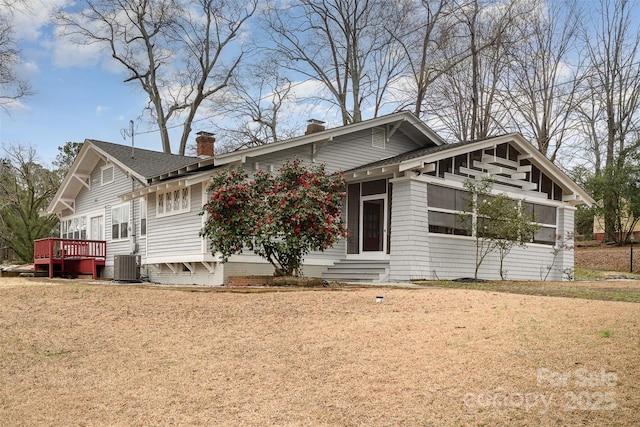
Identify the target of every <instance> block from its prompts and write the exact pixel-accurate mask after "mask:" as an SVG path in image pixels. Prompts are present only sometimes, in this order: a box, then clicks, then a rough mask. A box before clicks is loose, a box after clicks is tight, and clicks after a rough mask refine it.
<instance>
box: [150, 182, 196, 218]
mask: <svg viewBox="0 0 640 427" xmlns="http://www.w3.org/2000/svg"><path fill="white" fill-rule="evenodd" d="M190 200H191V188H190V187H185V188H177V189H173V190H169V191H165V192H163V193H158V194H157V197H156V215H157V216H166V215H175V214H179V213H183V212H189V211H190V210H191V202H190Z"/></svg>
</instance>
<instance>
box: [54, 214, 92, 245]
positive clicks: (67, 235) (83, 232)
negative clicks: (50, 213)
mask: <svg viewBox="0 0 640 427" xmlns="http://www.w3.org/2000/svg"><path fill="white" fill-rule="evenodd" d="M60 237H62V238H63V239H81V240H86V239H87V217H86V216H77V217H75V218H69V219H63V220H62V221H60Z"/></svg>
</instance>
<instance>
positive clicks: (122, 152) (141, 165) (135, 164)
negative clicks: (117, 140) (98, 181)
mask: <svg viewBox="0 0 640 427" xmlns="http://www.w3.org/2000/svg"><path fill="white" fill-rule="evenodd" d="M86 143H90V144H91V145H93V146H94V147H95V149H96V150H97V151H98V152H100V153H101V154H102V155H103V156H104V157H105V158H106V159H108V160H109V161H110V162H111V163H116V164H118V165H120V166H121V168H122V169H124V170H129V171H131V172H132V173H134V174H135V175H138V176H139V177H140V178H142V179H143V180H146V181H148V180H152V179H153V178H155V177H158V176H162V175H163V174H167V173H170V172H172V171H176V170H179V169H181V168H184V167H187V166H189V165H193V164H194V163H196V164H197V163H198V162H202V159H200V158H198V157H191V156H179V155H177V154H167V153H164V152H160V151H152V150H145V149H142V148H132V147H128V146H126V145H121V144H114V143H112V142H104V141H96V140H94V139H88V140H86V141H85V144H86Z"/></svg>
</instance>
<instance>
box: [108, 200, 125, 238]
mask: <svg viewBox="0 0 640 427" xmlns="http://www.w3.org/2000/svg"><path fill="white" fill-rule="evenodd" d="M128 237H129V205H128V204H127V205H122V206H118V207H115V208H113V209H111V240H118V239H126V238H128Z"/></svg>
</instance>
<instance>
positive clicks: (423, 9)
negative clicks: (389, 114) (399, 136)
mask: <svg viewBox="0 0 640 427" xmlns="http://www.w3.org/2000/svg"><path fill="white" fill-rule="evenodd" d="M402 6H403V9H402V10H400V11H399V13H398V15H397V16H398V20H396V21H390V22H389V23H388V24H386V28H387V31H389V33H390V34H391V35H392V36H393V37H394V39H395V41H396V42H397V45H398V46H399V48H400V51H401V52H402V54H403V55H404V57H405V60H406V68H405V70H404V77H405V79H406V83H405V85H403V87H401V88H398V89H397V92H400V93H401V94H400V95H399V97H400V98H401V103H400V105H399V106H398V109H404V108H407V107H409V108H411V109H412V110H413V112H414V114H415V115H416V116H418V117H421V116H422V113H423V108H424V103H425V101H426V99H427V94H428V91H429V89H430V86H431V85H432V84H433V83H434V82H435V81H436V80H438V79H439V78H440V77H441V76H442V75H443V74H444V73H446V72H447V71H449V70H450V69H451V68H452V67H454V66H455V65H457V64H459V63H460V62H462V61H463V60H464V59H466V58H468V56H469V55H468V49H467V46H465V45H462V44H460V43H457V42H456V40H455V38H456V36H457V34H459V33H458V32H457V30H456V27H457V26H459V25H460V22H459V21H458V20H457V19H456V18H455V14H456V12H457V11H458V9H459V7H460V6H459V5H458V3H457V1H456V0H422V1H421V2H419V3H414V2H407V3H403V4H402ZM445 46H449V48H450V52H449V55H448V56H446V55H444V49H445ZM451 47H457V48H459V51H458V52H454V51H453V49H451Z"/></svg>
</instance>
